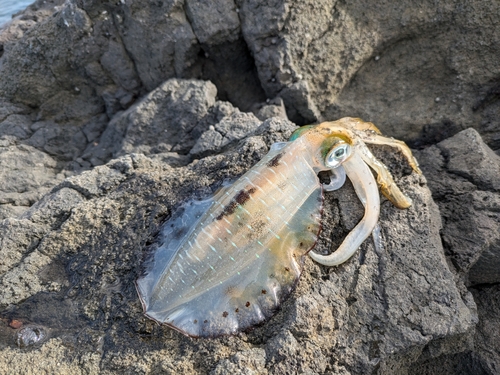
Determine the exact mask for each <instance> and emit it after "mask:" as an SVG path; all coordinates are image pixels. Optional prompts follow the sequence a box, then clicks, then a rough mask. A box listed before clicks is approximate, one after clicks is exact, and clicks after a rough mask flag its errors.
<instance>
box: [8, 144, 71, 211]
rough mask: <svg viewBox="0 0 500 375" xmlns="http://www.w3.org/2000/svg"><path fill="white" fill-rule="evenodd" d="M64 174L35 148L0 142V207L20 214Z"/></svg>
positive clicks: (51, 160) (45, 155)
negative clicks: (5, 207) (1, 143)
mask: <svg viewBox="0 0 500 375" xmlns="http://www.w3.org/2000/svg"><path fill="white" fill-rule="evenodd" d="M64 177H65V176H64V174H62V173H60V169H59V167H58V165H57V162H56V161H55V160H54V159H52V158H51V157H50V156H49V155H47V154H45V153H43V152H41V151H38V150H37V149H36V148H34V147H31V146H27V145H15V144H10V143H7V144H6V145H5V146H2V145H0V206H3V205H7V206H8V207H9V208H7V209H6V210H2V211H3V213H4V215H11V214H19V213H21V212H22V211H24V210H25V209H27V208H28V207H29V206H31V205H32V204H33V203H35V202H36V201H38V200H39V199H40V198H41V197H42V196H43V195H44V194H45V193H47V192H48V191H49V190H50V189H51V188H52V187H53V186H54V185H56V184H57V183H58V182H60V181H62V180H63V179H64ZM3 218H4V217H2V219H3Z"/></svg>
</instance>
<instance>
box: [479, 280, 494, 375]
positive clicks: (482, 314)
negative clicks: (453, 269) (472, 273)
mask: <svg viewBox="0 0 500 375" xmlns="http://www.w3.org/2000/svg"><path fill="white" fill-rule="evenodd" d="M472 293H473V295H474V299H475V300H476V301H478V302H477V309H478V314H479V324H478V325H477V329H476V335H475V337H474V342H475V346H476V350H475V353H474V354H475V355H474V362H475V363H477V365H476V368H480V369H481V370H482V371H483V373H484V374H488V375H490V374H491V375H493V374H497V373H498V372H499V371H500V355H499V353H498V342H499V341H500V318H499V317H500V287H499V285H498V284H497V285H493V286H491V287H487V288H478V289H473V290H472ZM476 373H479V371H478V372H476Z"/></svg>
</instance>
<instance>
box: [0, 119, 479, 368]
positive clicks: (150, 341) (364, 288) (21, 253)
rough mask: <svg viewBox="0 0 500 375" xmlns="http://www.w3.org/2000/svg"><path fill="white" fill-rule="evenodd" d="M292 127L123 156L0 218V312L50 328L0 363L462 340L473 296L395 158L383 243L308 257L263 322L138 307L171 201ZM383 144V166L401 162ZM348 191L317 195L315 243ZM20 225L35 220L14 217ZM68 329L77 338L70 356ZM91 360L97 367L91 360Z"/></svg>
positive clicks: (381, 360)
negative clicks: (198, 327) (205, 336)
mask: <svg viewBox="0 0 500 375" xmlns="http://www.w3.org/2000/svg"><path fill="white" fill-rule="evenodd" d="M245 121H246V122H247V123H248V124H252V123H253V122H254V121H255V120H254V119H252V118H247V119H246V120H245ZM294 129H295V126H294V125H293V124H291V123H290V122H288V121H285V120H279V119H277V118H273V119H270V120H267V121H265V122H264V123H263V124H262V125H260V126H259V127H258V128H257V129H256V130H255V131H254V135H252V136H250V137H248V138H245V139H243V140H241V141H240V142H239V144H238V146H237V147H236V148H234V149H231V150H228V151H227V152H226V153H225V154H221V155H214V156H209V157H206V158H204V159H201V160H198V161H196V162H194V163H192V164H190V165H188V166H185V167H179V168H172V167H171V166H169V165H167V164H163V163H161V162H159V161H158V160H152V159H150V158H147V157H145V156H143V155H137V154H132V155H127V156H123V157H120V158H118V159H115V160H113V161H111V162H110V163H109V164H107V165H106V166H102V167H98V168H95V169H94V170H92V171H88V172H84V173H82V174H81V175H80V176H78V177H71V178H69V179H67V180H65V181H64V182H62V183H61V184H59V185H58V186H57V187H56V188H54V189H53V190H52V192H51V193H50V194H49V195H47V196H46V197H44V199H43V201H42V202H40V203H39V204H37V205H36V206H33V207H32V208H31V209H30V210H29V212H28V213H26V214H25V215H24V216H23V218H22V219H18V220H14V219H10V221H4V222H3V223H2V225H4V226H6V228H11V229H9V230H10V233H12V234H11V235H9V237H8V244H7V245H6V247H2V249H1V251H2V254H6V255H7V257H8V259H12V261H11V262H10V263H9V265H8V267H6V269H5V270H4V273H3V274H2V275H1V276H0V288H1V290H2V293H1V294H0V306H1V308H2V309H3V310H2V312H1V314H2V315H5V314H7V315H6V316H7V320H6V321H7V322H10V321H11V320H13V319H15V320H16V321H17V320H20V321H21V323H22V324H23V325H26V326H30V327H33V326H34V327H38V328H39V329H42V330H43V332H48V333H50V334H48V338H45V339H44V340H45V341H44V342H42V343H40V344H37V345H39V349H37V350H36V351H34V352H33V351H32V352H30V353H32V354H30V356H31V357H29V358H30V359H31V360H30V361H28V357H26V356H27V355H28V354H27V353H24V352H19V351H18V350H19V349H16V350H13V349H12V348H11V347H9V346H7V347H5V348H3V349H1V350H0V351H1V354H2V355H1V356H0V369H2V371H4V372H5V371H7V370H6V369H7V368H8V369H9V370H8V371H17V372H28V371H31V369H32V368H33V367H32V366H33V365H32V363H33V361H35V363H37V369H38V370H40V369H41V368H44V369H46V370H47V371H51V369H52V367H51V366H52V362H53V361H45V362H43V361H41V359H42V358H46V357H47V356H49V357H51V358H55V360H57V361H62V362H63V364H64V366H66V367H65V368H67V369H68V370H67V372H72V373H79V372H82V371H84V370H87V371H88V372H89V373H97V372H98V371H107V372H109V373H123V372H133V373H137V372H142V373H154V372H158V371H165V372H168V371H170V372H176V373H180V372H182V373H188V372H194V371H196V372H199V373H210V372H211V373H213V374H225V373H234V371H236V372H241V373H248V374H265V373H283V372H292V373H304V372H307V373H328V372H336V373H344V374H349V373H350V374H361V373H373V372H375V371H381V372H382V373H384V374H402V373H405V372H407V371H408V370H409V368H410V367H411V366H412V365H415V363H418V362H419V361H423V360H427V359H429V358H435V357H439V356H442V355H445V354H453V353H456V352H457V351H461V350H463V347H464V346H463V345H462V342H463V337H464V336H467V335H468V334H470V330H471V329H472V328H473V326H474V324H475V323H476V313H475V306H474V303H473V302H472V299H471V298H470V295H469V294H468V293H467V292H466V291H464V290H460V289H458V288H457V286H456V284H455V280H454V276H453V274H452V273H451V272H450V270H449V269H448V266H447V264H446V261H445V259H444V255H443V251H442V248H441V242H440V239H439V229H440V225H441V224H440V220H439V215H438V213H437V208H436V205H435V204H434V203H433V201H432V199H431V195H430V192H429V190H428V189H427V187H426V185H425V179H424V178H423V177H422V176H417V175H414V174H413V175H404V168H399V169H398V168H396V170H395V177H396V180H397V183H398V184H399V185H400V186H402V188H403V190H404V191H405V192H406V193H407V194H409V195H410V196H411V197H412V199H413V202H414V205H413V206H412V207H411V208H410V209H409V210H398V209H396V208H394V207H393V206H392V205H391V204H389V203H388V202H383V204H382V212H381V219H380V226H381V228H382V239H383V243H384V248H383V249H381V250H380V251H377V250H375V249H374V247H373V244H372V242H371V240H367V241H365V243H364V244H363V245H362V246H361V249H360V250H359V251H358V253H357V254H356V255H355V256H354V257H353V258H352V259H351V260H350V261H348V262H347V263H345V264H344V265H342V266H340V267H337V268H327V267H322V266H319V265H317V264H315V263H314V262H312V261H311V260H310V259H307V260H306V264H305V269H304V274H303V276H302V278H301V280H300V282H299V284H298V288H297V289H296V291H295V292H294V293H293V294H292V295H291V296H290V298H288V299H287V300H286V301H285V302H284V303H283V305H282V309H281V311H280V312H278V313H277V314H276V315H275V316H274V317H273V318H272V319H271V320H270V321H268V322H266V323H264V324H263V325H262V326H259V327H255V329H253V330H252V331H250V332H247V333H242V334H240V335H237V336H231V337H222V338H218V339H213V340H192V339H189V338H186V337H184V336H182V335H181V334H179V333H177V332H175V331H173V330H171V329H169V328H167V327H162V326H158V325H157V324H156V323H154V322H152V321H150V320H148V319H147V318H145V317H144V316H143V315H142V308H141V304H140V302H139V300H138V297H137V294H136V291H135V287H134V280H135V279H136V278H137V276H138V275H139V273H140V272H141V271H140V270H141V264H142V262H143V258H144V255H145V253H144V251H145V248H146V247H147V244H148V243H150V242H151V241H154V236H155V233H157V231H158V230H159V228H160V226H161V225H162V223H164V221H165V219H166V218H168V216H169V215H170V213H171V212H172V210H173V209H174V208H175V207H176V206H178V205H179V204H180V203H181V202H183V201H185V200H188V199H193V198H195V197H203V196H206V195H207V194H211V193H212V192H213V191H214V190H215V189H217V188H218V187H219V185H220V181H222V180H227V179H232V178H235V177H236V176H238V175H241V174H242V173H243V172H244V171H246V170H247V169H248V168H249V167H250V166H251V165H253V164H254V163H255V162H256V161H257V160H259V159H260V158H261V157H262V156H263V155H264V154H265V153H266V152H267V150H268V147H269V146H270V144H271V143H272V142H275V141H283V140H286V139H288V137H290V135H291V133H292V132H293V130H294ZM381 152H382V156H383V157H384V158H387V160H388V162H389V163H390V164H391V165H402V164H403V163H404V161H403V160H402V157H401V156H400V155H394V153H392V152H391V153H388V152H384V150H382V151H381ZM354 195H355V194H354V191H353V188H352V186H351V185H350V184H346V186H345V187H344V188H342V189H341V190H339V191H338V192H335V193H334V194H329V195H328V196H327V197H326V201H325V210H324V220H323V225H324V230H323V232H322V236H321V237H320V240H319V241H318V244H317V246H316V249H317V250H318V251H320V252H325V251H326V252H327V251H328V250H329V249H330V248H331V246H332V243H333V246H335V243H336V241H338V240H339V239H340V238H341V237H342V236H344V235H345V234H346V233H347V232H348V231H349V229H348V225H346V223H345V222H344V220H343V217H352V216H356V217H360V216H361V215H362V212H363V208H362V205H361V204H360V202H359V201H358V200H357V199H354V200H353V199H352V198H353V197H354ZM338 201H342V202H347V201H351V202H352V204H350V205H349V204H343V205H339V204H338V203H337V202H338ZM65 203H66V204H65ZM21 220H22V221H23V222H22V223H21V222H20V221H21ZM29 226H32V227H36V228H39V229H38V231H34V230H32V229H23V231H19V229H18V230H16V229H15V228H30V227H29ZM13 330H14V328H12V327H10V326H8V325H7V324H6V325H5V326H2V327H0V337H13V336H12V333H13ZM2 335H4V336H2ZM14 337H15V336H14ZM10 340H12V339H10ZM9 342H10V343H12V345H15V343H13V342H12V341H8V340H7V343H9ZM71 342H78V345H77V346H73V347H72V348H73V349H72V354H71V356H69V355H68V354H67V351H66V349H65V348H67V345H69V343H71ZM459 344H460V345H459ZM14 358H16V360H15V361H13V359H14ZM71 358H73V359H75V358H79V360H76V359H75V360H73V359H71ZM13 362H15V364H13ZM41 363H47V364H46V365H42V364H41ZM97 364H98V366H97ZM12 366H14V367H12ZM95 366H97V368H99V370H91V369H92V368H94V367H95ZM89 368H90V370H89ZM195 369H197V370H195ZM377 369H380V370H377ZM92 371H94V372H92Z"/></svg>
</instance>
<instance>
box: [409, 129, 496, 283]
mask: <svg viewBox="0 0 500 375" xmlns="http://www.w3.org/2000/svg"><path fill="white" fill-rule="evenodd" d="M418 159H419V161H420V163H421V167H422V170H423V171H424V173H425V175H426V176H427V178H428V180H429V187H430V188H431V190H432V194H433V197H434V200H435V201H436V202H437V204H438V205H439V208H440V213H441V215H442V217H443V221H444V226H443V230H442V238H443V243H444V246H445V249H446V251H447V255H448V256H449V257H450V258H451V260H452V262H453V264H454V265H455V266H456V267H457V269H458V270H459V271H460V272H461V273H462V274H464V275H466V276H467V278H468V282H469V283H470V284H472V285H473V284H483V283H498V282H499V281H500V273H499V272H498V270H499V269H500V233H499V231H498V223H499V222H500V215H499V214H498V212H499V207H500V157H499V156H498V155H496V154H495V153H494V152H493V151H492V150H491V149H490V148H489V147H488V146H487V145H486V144H485V143H484V142H483V141H482V139H481V136H480V135H479V134H478V133H477V131H475V130H474V129H472V128H470V129H467V130H464V131H462V132H460V133H458V134H457V135H455V136H454V137H452V138H448V139H446V140H444V141H442V142H440V143H438V144H437V145H435V146H431V147H428V148H427V149H425V150H424V151H422V152H420V153H419V154H418Z"/></svg>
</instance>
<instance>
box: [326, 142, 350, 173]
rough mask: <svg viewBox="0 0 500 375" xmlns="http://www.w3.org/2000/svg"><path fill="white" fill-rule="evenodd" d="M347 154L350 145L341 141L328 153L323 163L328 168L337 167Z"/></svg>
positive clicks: (348, 153)
mask: <svg viewBox="0 0 500 375" xmlns="http://www.w3.org/2000/svg"><path fill="white" fill-rule="evenodd" d="M349 155H351V146H349V145H348V144H346V143H343V144H341V145H339V146H337V147H335V148H334V149H332V150H331V151H330V152H329V153H328V155H327V156H326V159H325V164H326V166H327V167H328V168H337V167H338V166H339V165H340V164H341V163H342V162H343V161H344V160H345V159H347V158H348V157H349Z"/></svg>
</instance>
